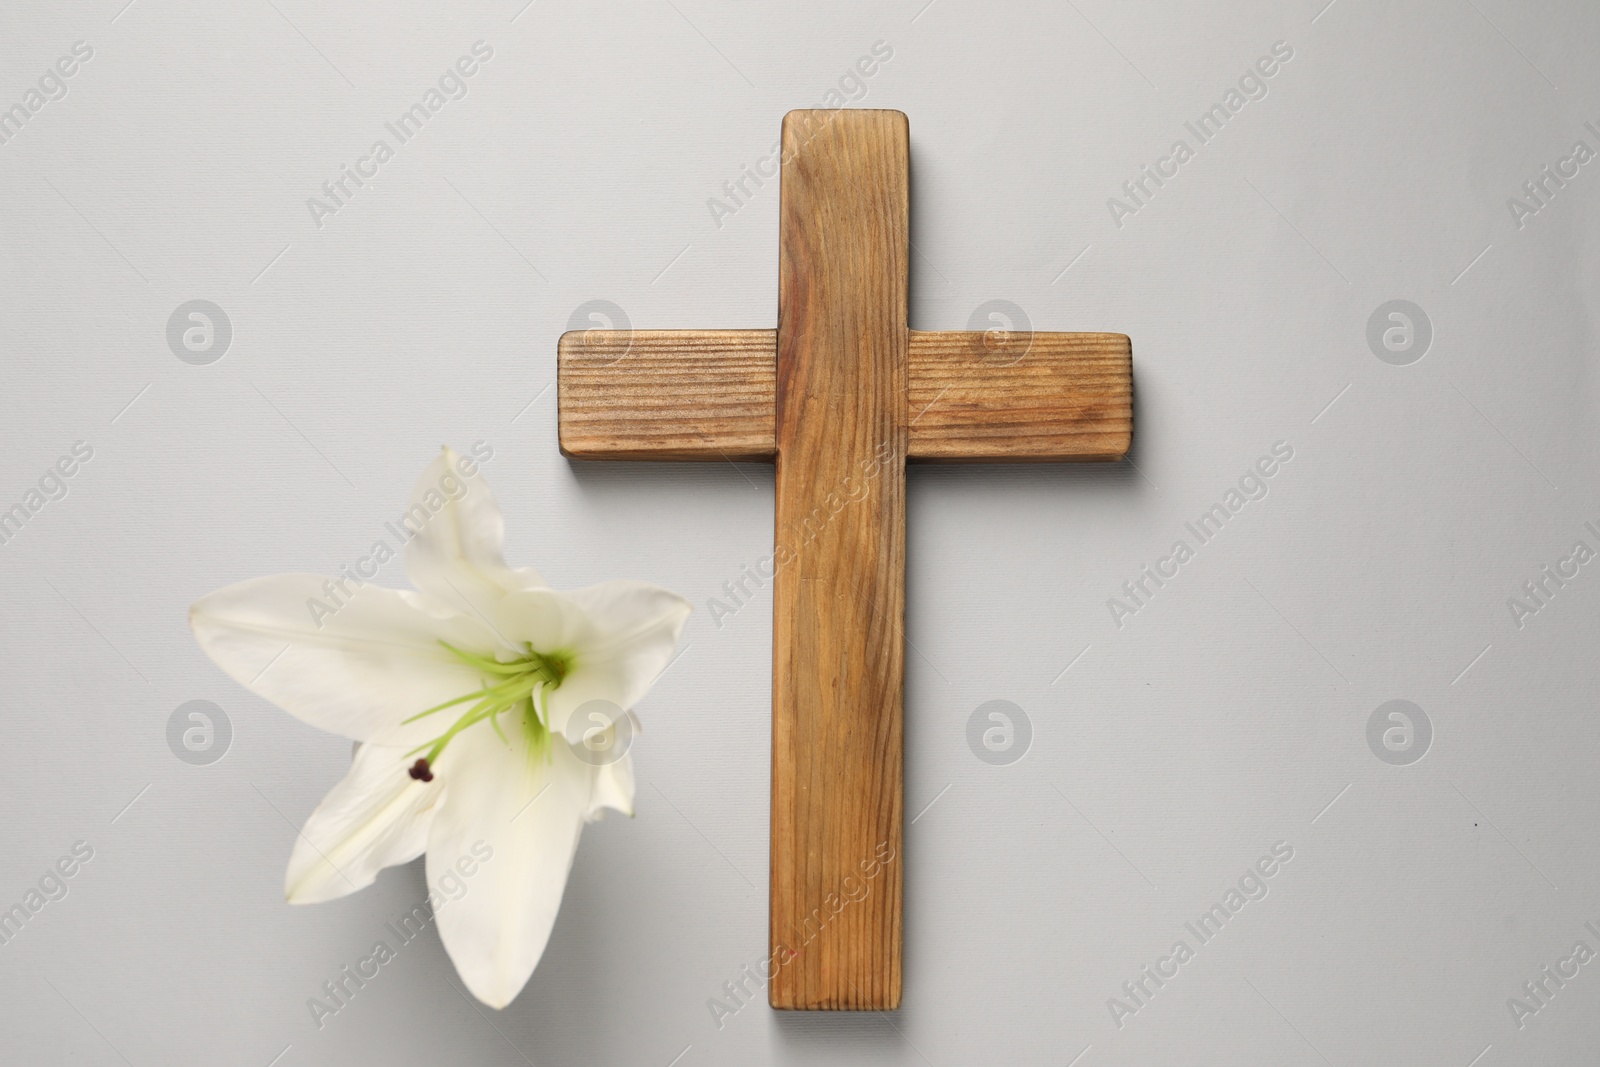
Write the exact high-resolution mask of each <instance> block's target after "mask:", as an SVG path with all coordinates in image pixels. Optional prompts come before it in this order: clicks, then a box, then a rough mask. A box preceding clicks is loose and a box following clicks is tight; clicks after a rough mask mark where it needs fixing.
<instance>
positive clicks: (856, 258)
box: [557, 110, 1133, 1010]
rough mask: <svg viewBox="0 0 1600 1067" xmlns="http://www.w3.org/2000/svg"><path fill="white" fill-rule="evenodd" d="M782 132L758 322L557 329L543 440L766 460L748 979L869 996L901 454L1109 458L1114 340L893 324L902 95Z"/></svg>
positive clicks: (878, 969) (902, 226)
mask: <svg viewBox="0 0 1600 1067" xmlns="http://www.w3.org/2000/svg"><path fill="white" fill-rule="evenodd" d="M782 145H783V157H782V158H783V163H782V180H781V185H780V204H779V233H778V260H779V273H778V328H777V329H776V330H680V331H626V330H617V331H596V330H590V331H586V332H571V333H567V334H565V335H564V336H563V337H562V338H561V343H560V347H559V364H560V366H559V371H558V376H557V379H558V383H559V385H558V389H559V392H558V397H559V400H558V407H559V411H560V440H561V450H562V452H564V453H565V454H567V455H568V456H572V457H575V458H581V459H613V460H641V459H652V460H664V459H673V460H712V461H722V460H737V459H744V460H773V461H776V463H777V498H778V501H777V521H776V542H777V544H776V550H775V552H774V554H773V556H772V557H771V558H770V559H769V560H767V561H766V563H767V566H765V567H759V568H758V569H760V570H761V571H762V573H763V574H765V575H769V576H771V577H772V579H773V625H772V631H773V633H772V636H773V664H772V868H771V925H770V938H771V944H772V949H773V957H772V964H773V966H774V967H775V970H774V971H773V973H772V976H771V981H770V983H769V985H768V998H769V1000H770V1002H771V1004H772V1006H773V1007H774V1008H831V1009H869V1008H871V1009H879V1010H887V1009H893V1008H895V1007H898V1006H899V1003H900V942H901V918H900V899H901V870H902V867H903V863H902V861H901V857H900V848H901V829H902V797H901V793H902V787H901V783H902V768H901V764H902V752H901V736H902V707H901V696H902V689H903V675H904V648H905V638H904V633H903V629H902V622H903V619H904V614H905V499H906V480H905V463H906V461H907V460H931V461H965V462H997V463H1014V462H1020V461H1047V460H1115V459H1120V458H1122V456H1123V455H1124V454H1125V453H1126V452H1127V450H1128V446H1129V443H1130V441H1131V437H1132V432H1133V406H1132V384H1133V378H1132V355H1131V348H1130V345H1129V342H1128V338H1127V337H1125V336H1123V335H1122V334H1112V333H1077V334H1073V333H1027V332H1025V331H1023V332H1019V331H1015V330H1011V331H1001V330H996V331H988V332H977V331H965V332H940V333H924V332H920V331H916V330H912V329H909V328H908V326H907V312H906V274H907V266H908V260H907V246H908V243H909V242H908V236H907V235H908V232H909V206H910V205H909V200H910V197H909V190H910V164H909V159H910V130H909V126H908V124H907V122H906V117H905V115H904V114H902V113H901V112H899V111H869V110H833V111H830V110H818V111H791V112H789V114H788V115H786V116H784V120H783V136H782ZM885 857H888V859H885ZM863 887H864V888H863ZM763 970H765V968H763Z"/></svg>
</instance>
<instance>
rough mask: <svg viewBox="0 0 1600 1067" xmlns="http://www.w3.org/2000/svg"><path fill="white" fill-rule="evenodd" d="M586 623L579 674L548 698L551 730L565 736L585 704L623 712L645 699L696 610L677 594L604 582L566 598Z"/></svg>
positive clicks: (640, 585) (641, 585)
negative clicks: (592, 702) (596, 702)
mask: <svg viewBox="0 0 1600 1067" xmlns="http://www.w3.org/2000/svg"><path fill="white" fill-rule="evenodd" d="M564 595H565V596H566V597H568V598H569V599H570V600H571V601H572V603H574V604H576V605H577V606H578V607H579V608H580V609H581V610H582V612H583V614H584V616H585V618H586V619H587V620H588V624H589V629H588V630H587V631H586V632H585V634H584V638H583V640H582V642H581V643H580V644H579V645H578V647H577V649H576V651H577V662H576V665H575V669H574V670H573V672H572V674H571V675H569V676H568V677H567V679H566V680H565V681H564V682H562V684H561V688H559V689H557V690H555V692H553V693H551V694H550V721H551V727H552V728H553V729H555V730H557V731H562V732H564V731H565V730H566V727H567V719H568V717H569V716H570V715H571V714H572V712H574V711H575V710H577V709H578V708H579V707H581V706H582V705H583V704H584V703H585V702H586V701H589V700H594V699H597V698H599V699H604V700H609V701H611V702H613V703H615V704H617V705H618V706H619V707H621V708H624V709H630V710H631V709H632V707H633V705H634V704H636V703H638V701H640V700H641V699H643V698H644V695H645V693H647V692H649V690H650V686H651V685H652V684H653V683H654V682H655V680H656V678H657V677H658V676H659V675H660V674H661V672H662V671H663V670H665V669H666V668H667V665H668V664H669V663H671V662H672V657H673V655H674V651H673V650H674V649H675V648H676V647H677V644H678V636H679V635H680V634H681V633H683V625H684V623H685V622H686V621H687V620H688V618H689V613H690V611H692V610H693V609H692V608H691V607H690V606H689V602H688V601H686V600H684V599H683V598H682V597H680V596H678V595H677V594H675V593H670V592H668V591H667V590H665V589H662V588H660V587H659V586H654V585H649V584H646V583H644V582H621V581H619V582H602V583H600V584H599V585H591V586H587V587H585V588H583V589H573V590H571V591H570V592H568V593H565V594H564Z"/></svg>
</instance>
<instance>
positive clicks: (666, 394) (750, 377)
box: [559, 330, 1133, 463]
mask: <svg viewBox="0 0 1600 1067" xmlns="http://www.w3.org/2000/svg"><path fill="white" fill-rule="evenodd" d="M632 339H633V340H632V347H631V349H630V350H629V352H628V354H627V355H626V356H625V357H623V358H625V359H626V360H627V362H626V363H623V362H621V360H620V359H619V357H618V349H619V348H621V347H623V345H624V344H625V341H624V339H623V335H620V334H613V333H611V332H609V331H593V330H591V331H586V332H575V333H569V334H566V335H565V336H564V337H562V339H561V350H560V370H559V380H560V389H561V392H560V404H559V407H560V411H561V447H562V451H564V452H566V453H567V454H568V455H570V456H579V457H583V458H586V459H717V458H721V457H726V458H732V459H767V460H770V459H772V458H774V456H775V447H776V446H775V443H774V437H773V426H774V420H775V417H776V414H775V413H776V405H777V384H778V383H777V375H776V365H777V344H778V335H777V331H776V330H654V331H637V332H635V333H634V334H633V335H632ZM985 339H986V335H985V334H983V333H976V332H967V331H953V332H948V333H929V332H923V331H920V330H912V331H911V336H910V343H909V346H908V353H907V355H908V361H909V363H908V372H907V380H908V390H909V397H908V403H907V409H908V410H909V412H910V413H911V420H910V428H909V430H910V432H909V438H908V440H907V444H906V449H907V456H908V458H910V459H912V460H918V461H926V462H964V463H981V462H991V463H1030V462H1059V461H1075V460H1114V459H1121V458H1122V457H1123V455H1125V454H1126V453H1127V451H1128V446H1129V445H1130V444H1131V442H1132V439H1133V358H1132V350H1131V347H1130V344H1129V341H1128V338H1127V337H1126V336H1125V335H1123V334H1120V333H1032V334H1026V335H1015V334H1014V335H1011V336H1010V338H1008V340H1007V342H1006V345H1009V346H1011V351H1007V349H1006V347H1005V345H1002V346H1001V347H999V348H998V349H997V348H996V346H995V345H994V344H993V343H992V341H991V343H989V344H986V343H985ZM1013 353H1015V354H1013ZM1013 359H1014V362H1013V361H1012V360H1013Z"/></svg>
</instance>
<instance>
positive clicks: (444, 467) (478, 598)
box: [404, 448, 545, 613]
mask: <svg viewBox="0 0 1600 1067" xmlns="http://www.w3.org/2000/svg"><path fill="white" fill-rule="evenodd" d="M463 466H465V467H466V468H467V469H469V470H473V474H472V475H471V476H470V477H468V476H465V475H464V474H463V473H462V469H463ZM404 518H405V522H406V525H407V527H408V528H410V529H412V530H416V531H418V533H417V535H416V537H414V538H413V539H412V540H411V542H410V543H409V544H408V545H407V546H406V576H407V577H408V578H410V579H411V584H412V585H415V586H416V587H417V588H418V589H419V590H421V591H422V592H424V593H426V594H428V595H429V596H430V597H433V598H434V599H436V600H439V601H441V602H442V603H445V604H450V605H452V606H455V607H458V608H463V609H471V610H472V611H473V612H474V613H477V612H480V611H486V610H489V609H490V608H491V607H492V605H493V604H494V603H495V602H496V601H498V600H499V598H500V597H501V596H502V595H503V594H505V593H506V592H508V591H510V590H513V589H539V588H543V586H544V584H545V583H544V579H543V578H541V577H540V576H539V573H538V572H537V571H535V570H534V569H533V568H532V567H521V568H518V569H516V570H512V569H511V568H510V567H507V566H506V560H505V554H504V549H503V546H504V544H505V534H506V524H505V519H504V518H502V517H501V515H500V505H499V503H498V502H496V500H495V498H494V493H492V492H490V490H489V485H488V483H487V482H486V481H485V480H484V477H483V474H482V472H481V471H478V470H476V469H475V465H474V464H473V462H472V461H471V460H465V461H464V460H462V458H461V457H460V456H459V455H457V454H456V452H455V450H454V449H452V448H444V449H442V450H441V451H440V453H439V455H438V456H437V457H435V458H434V460H433V462H432V463H430V464H428V466H427V469H426V470H424V471H423V472H422V477H420V478H418V479H417V484H416V486H415V487H414V488H413V489H412V490H411V501H410V504H409V506H408V507H407V508H406V512H405V516H404Z"/></svg>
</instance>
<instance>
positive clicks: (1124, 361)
mask: <svg viewBox="0 0 1600 1067" xmlns="http://www.w3.org/2000/svg"><path fill="white" fill-rule="evenodd" d="M910 347H911V375H910V378H911V395H910V397H909V400H908V406H909V408H910V410H911V446H910V453H911V458H912V459H914V460H922V461H928V462H965V463H971V462H990V463H1042V462H1049V461H1060V460H1073V461H1076V460H1111V459H1121V458H1122V457H1123V456H1124V455H1126V454H1127V451H1128V446H1129V445H1130V444H1131V443H1132V441H1133V355H1132V348H1131V346H1130V344H1129V342H1128V338H1127V337H1126V336H1125V335H1123V334H1120V333H1030V334H1016V333H1013V334H1011V335H1009V337H1008V339H1007V341H1006V342H1005V344H1004V345H1002V346H1000V347H998V348H996V347H994V346H993V345H990V344H986V343H985V335H984V334H982V333H971V332H966V331H961V332H949V333H924V332H922V331H920V330H913V331H911V346H910ZM1012 352H1014V353H1016V354H1015V356H1014V358H1015V362H1008V360H1009V359H1011V358H1012V356H1011V355H1010V353H1012Z"/></svg>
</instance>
